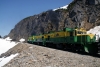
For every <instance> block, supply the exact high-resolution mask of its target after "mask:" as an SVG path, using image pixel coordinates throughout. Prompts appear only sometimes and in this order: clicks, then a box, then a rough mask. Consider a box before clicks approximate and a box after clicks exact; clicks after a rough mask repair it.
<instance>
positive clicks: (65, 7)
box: [53, 5, 68, 11]
mask: <svg viewBox="0 0 100 67" xmlns="http://www.w3.org/2000/svg"><path fill="white" fill-rule="evenodd" d="M67 7H68V5H65V6H63V7H59V8H56V9H53V11H56V10H58V9H67Z"/></svg>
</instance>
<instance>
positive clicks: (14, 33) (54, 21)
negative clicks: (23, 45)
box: [8, 0, 100, 41]
mask: <svg viewBox="0 0 100 67" xmlns="http://www.w3.org/2000/svg"><path fill="white" fill-rule="evenodd" d="M98 25H100V0H92V1H91V0H73V2H72V3H70V4H69V5H68V7H67V9H58V10H55V11H53V10H48V11H45V12H42V13H40V14H38V15H34V16H30V17H27V18H24V19H23V20H21V21H20V22H19V23H18V24H17V25H15V28H14V29H12V30H11V32H10V33H9V34H8V36H9V37H11V38H12V39H13V40H17V41H18V40H19V39H20V38H25V39H26V41H27V38H28V37H29V36H31V35H36V34H43V33H46V32H49V31H57V30H61V29H63V28H64V27H70V28H75V27H83V28H85V29H86V30H89V29H90V28H92V27H95V26H98Z"/></svg>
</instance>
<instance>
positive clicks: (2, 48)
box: [0, 37, 18, 67]
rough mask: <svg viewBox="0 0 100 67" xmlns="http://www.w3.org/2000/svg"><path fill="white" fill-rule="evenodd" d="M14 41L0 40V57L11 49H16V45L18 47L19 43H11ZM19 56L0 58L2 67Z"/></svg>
mask: <svg viewBox="0 0 100 67" xmlns="http://www.w3.org/2000/svg"><path fill="white" fill-rule="evenodd" d="M11 40H12V39H10V38H9V37H7V38H6V39H1V38H0V55H1V54H2V53H5V52H6V51H8V50H9V49H10V48H12V47H14V46H15V45H17V44H18V43H16V42H13V41H11ZM17 55H18V53H17V54H15V55H10V56H9V57H6V58H5V57H2V58H0V67H2V66H3V65H5V64H6V63H8V62H9V61H10V60H11V59H13V58H14V57H15V56H17Z"/></svg>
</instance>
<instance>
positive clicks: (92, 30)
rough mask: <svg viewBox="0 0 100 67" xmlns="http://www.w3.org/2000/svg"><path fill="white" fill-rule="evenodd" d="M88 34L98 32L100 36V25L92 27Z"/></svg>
mask: <svg viewBox="0 0 100 67" xmlns="http://www.w3.org/2000/svg"><path fill="white" fill-rule="evenodd" d="M87 33H88V34H90V33H92V34H96V35H99V36H100V26H96V27H94V28H92V29H90V30H89V31H87Z"/></svg>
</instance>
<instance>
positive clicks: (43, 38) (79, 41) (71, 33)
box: [28, 28, 100, 54]
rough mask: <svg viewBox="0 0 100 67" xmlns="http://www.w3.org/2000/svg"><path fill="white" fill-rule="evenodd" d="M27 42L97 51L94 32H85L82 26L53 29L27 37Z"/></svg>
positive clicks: (97, 46)
mask: <svg viewBox="0 0 100 67" xmlns="http://www.w3.org/2000/svg"><path fill="white" fill-rule="evenodd" d="M28 43H33V44H38V45H44V46H52V47H57V48H59V49H71V50H74V51H84V52H87V53H92V54H94V53H98V51H99V50H100V49H99V46H100V45H99V40H98V41H97V40H96V35H95V34H87V32H86V30H85V29H83V28H80V29H79V28H77V29H73V28H64V29H63V30H61V31H55V32H54V31H53V32H49V33H46V34H42V35H33V36H31V37H29V38H28Z"/></svg>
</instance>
